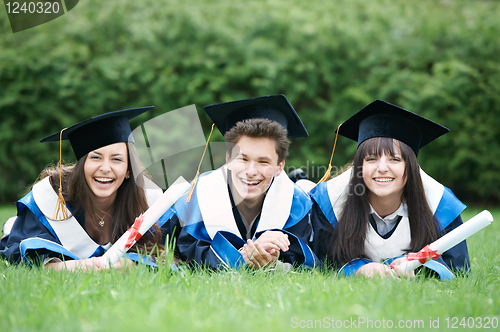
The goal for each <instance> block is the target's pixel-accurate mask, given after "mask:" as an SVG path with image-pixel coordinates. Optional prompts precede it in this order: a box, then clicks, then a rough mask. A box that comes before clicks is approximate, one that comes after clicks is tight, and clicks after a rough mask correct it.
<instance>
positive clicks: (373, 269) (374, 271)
mask: <svg viewBox="0 0 500 332" xmlns="http://www.w3.org/2000/svg"><path fill="white" fill-rule="evenodd" d="M356 275H357V276H365V277H367V278H373V277H379V278H385V277H390V278H397V276H396V275H395V274H394V272H393V271H392V269H391V268H390V267H389V265H385V264H382V263H373V262H372V263H368V264H366V265H363V266H362V267H360V268H359V269H358V270H357V271H356Z"/></svg>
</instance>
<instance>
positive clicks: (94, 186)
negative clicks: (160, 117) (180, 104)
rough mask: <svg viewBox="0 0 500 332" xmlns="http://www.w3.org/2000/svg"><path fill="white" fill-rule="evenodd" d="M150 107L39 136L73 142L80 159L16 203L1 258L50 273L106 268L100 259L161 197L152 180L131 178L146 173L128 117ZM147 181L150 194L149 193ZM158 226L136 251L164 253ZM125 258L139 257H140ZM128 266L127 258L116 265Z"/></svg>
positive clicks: (43, 178) (44, 176)
mask: <svg viewBox="0 0 500 332" xmlns="http://www.w3.org/2000/svg"><path fill="white" fill-rule="evenodd" d="M151 108H152V107H143V108H136V109H129V110H123V111H116V112H110V113H105V114H102V115H99V116H96V117H93V118H91V119H87V120H85V121H82V122H80V123H77V124H75V125H73V126H71V127H69V128H67V129H63V130H62V135H61V132H58V133H56V134H54V135H51V136H49V137H46V138H44V139H42V140H41V142H49V141H57V142H59V141H60V139H62V140H66V139H68V140H69V141H70V143H71V146H72V148H73V151H74V153H75V155H76V158H77V160H78V162H77V163H76V164H75V165H66V166H63V165H61V168H60V167H59V166H57V167H51V168H48V169H46V170H44V171H43V172H42V173H41V175H40V181H38V182H36V183H35V184H34V185H33V187H32V189H31V191H30V192H29V193H28V194H27V195H26V196H25V197H23V198H22V199H20V200H19V201H18V203H17V209H18V215H17V218H16V219H15V221H14V222H13V224H12V228H11V230H10V232H8V234H6V235H5V236H4V237H3V238H2V240H1V242H0V256H1V257H5V258H7V259H8V260H9V261H10V262H12V263H19V262H22V261H24V262H26V263H28V264H35V265H45V266H46V267H49V268H53V269H69V270H75V269H83V270H99V269H108V268H109V267H110V266H109V264H108V262H107V261H105V260H103V259H101V257H99V256H101V255H102V254H103V253H104V252H105V251H106V249H107V248H108V247H109V246H110V243H113V242H115V241H116V240H117V239H118V238H119V237H120V236H121V235H123V233H124V232H125V231H126V230H127V229H128V228H129V227H130V225H132V224H133V223H134V220H135V218H136V217H138V216H139V215H140V214H141V213H143V212H144V211H146V210H147V208H148V204H152V203H153V202H154V201H155V200H156V199H157V198H158V197H160V196H161V194H162V190H161V189H160V188H159V187H157V186H155V185H154V184H153V182H151V181H149V180H148V179H146V178H144V177H143V176H142V175H139V174H134V173H133V170H134V169H136V170H140V169H141V168H140V163H139V162H138V157H137V154H136V153H135V149H134V145H133V139H132V136H131V135H130V134H131V130H130V125H129V119H131V118H133V117H136V116H138V115H140V114H142V113H144V112H146V111H147V110H149V109H151ZM60 144H62V142H60ZM132 163H136V166H137V167H132ZM145 181H147V182H148V188H152V189H144V188H145ZM58 192H59V193H61V195H58ZM62 198H64V200H62ZM66 203H67V206H66ZM155 229H156V231H155V232H148V234H146V235H145V236H144V237H143V238H141V239H140V240H139V242H138V243H137V244H136V245H135V246H134V247H132V249H131V251H136V252H137V251H138V250H140V249H142V250H143V251H144V248H145V247H146V248H147V250H148V251H151V250H152V249H153V248H159V249H160V252H161V250H162V245H161V243H160V229H159V227H158V226H157V225H156V226H155ZM142 253H143V254H146V253H145V252H142ZM155 253H156V250H152V254H153V255H154V254H155ZM128 257H129V258H133V259H138V255H137V253H135V254H130V255H128ZM131 262H132V261H131V260H130V259H122V260H120V261H118V262H117V263H115V265H114V266H113V267H115V268H121V267H122V266H131Z"/></svg>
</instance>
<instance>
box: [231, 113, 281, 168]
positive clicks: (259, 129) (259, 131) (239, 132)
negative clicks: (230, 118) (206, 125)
mask: <svg viewBox="0 0 500 332" xmlns="http://www.w3.org/2000/svg"><path fill="white" fill-rule="evenodd" d="M242 136H248V137H263V138H269V139H271V140H273V141H274V142H275V144H276V153H277V154H278V163H280V162H282V161H283V160H285V157H286V156H287V155H288V147H289V146H290V140H289V139H288V137H287V130H286V129H285V128H284V127H283V126H282V125H280V124H279V123H278V122H276V121H272V120H269V119H261V118H257V119H246V120H243V121H239V122H237V123H236V125H235V126H234V127H233V128H231V129H230V130H228V131H227V132H226V134H225V135H224V139H225V140H226V142H228V143H232V144H236V143H237V142H238V140H239V139H240V138H241V137H242ZM232 144H228V145H227V152H228V153H229V155H231V152H232Z"/></svg>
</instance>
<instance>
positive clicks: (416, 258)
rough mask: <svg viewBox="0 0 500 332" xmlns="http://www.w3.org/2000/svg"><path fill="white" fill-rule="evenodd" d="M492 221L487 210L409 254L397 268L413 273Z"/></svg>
mask: <svg viewBox="0 0 500 332" xmlns="http://www.w3.org/2000/svg"><path fill="white" fill-rule="evenodd" d="M492 221H493V216H492V215H491V213H490V212H489V211H487V210H484V211H483V212H481V213H479V214H477V215H476V216H474V217H472V218H471V219H469V220H468V221H467V222H465V223H463V224H462V225H460V226H458V227H457V228H455V229H454V230H453V231H451V232H449V233H448V234H445V235H443V236H442V237H440V238H439V239H437V240H436V241H434V242H432V243H431V244H429V245H427V246H425V248H423V249H422V250H421V251H419V252H418V253H410V254H408V255H406V256H405V257H406V261H405V262H403V263H401V264H399V267H400V268H401V269H402V270H403V271H407V272H409V271H413V270H415V269H416V268H417V267H419V266H421V265H422V264H424V263H425V262H427V261H428V260H430V259H435V258H437V257H439V256H441V254H442V253H443V252H445V251H446V250H448V249H450V248H453V247H454V246H456V245H457V244H459V243H460V242H462V241H463V240H465V239H467V238H468V237H469V236H471V235H473V234H475V233H476V232H478V231H480V230H481V229H483V228H484V227H486V226H488V225H489V224H491V222H492Z"/></svg>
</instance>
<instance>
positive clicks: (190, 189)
mask: <svg viewBox="0 0 500 332" xmlns="http://www.w3.org/2000/svg"><path fill="white" fill-rule="evenodd" d="M214 125H215V123H212V129H211V130H210V135H208V139H207V144H205V150H204V151H203V155H202V156H201V160H200V164H199V165H198V170H197V171H196V175H195V176H194V179H193V183H192V184H191V187H190V188H189V191H188V194H187V197H186V202H187V203H189V201H191V197H192V196H193V192H194V187H196V183H197V182H198V176H199V175H200V168H201V163H202V162H203V158H204V157H205V152H207V147H208V142H209V141H210V137H211V136H212V132H213V131H214Z"/></svg>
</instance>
